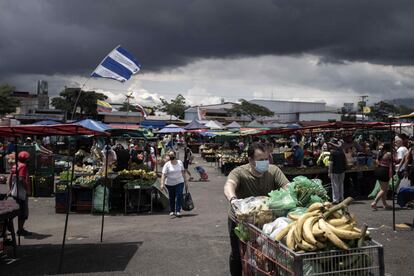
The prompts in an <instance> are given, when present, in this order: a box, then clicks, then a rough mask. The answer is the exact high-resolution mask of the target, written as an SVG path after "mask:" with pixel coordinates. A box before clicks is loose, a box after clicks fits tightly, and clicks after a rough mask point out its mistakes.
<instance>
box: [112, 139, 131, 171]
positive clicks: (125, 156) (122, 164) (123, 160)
mask: <svg viewBox="0 0 414 276" xmlns="http://www.w3.org/2000/svg"><path fill="white" fill-rule="evenodd" d="M114 151H115V153H116V171H118V172H119V171H122V170H127V169H128V162H129V152H128V150H127V149H125V148H124V146H122V145H121V144H119V143H118V144H117V145H116V146H115V149H114Z"/></svg>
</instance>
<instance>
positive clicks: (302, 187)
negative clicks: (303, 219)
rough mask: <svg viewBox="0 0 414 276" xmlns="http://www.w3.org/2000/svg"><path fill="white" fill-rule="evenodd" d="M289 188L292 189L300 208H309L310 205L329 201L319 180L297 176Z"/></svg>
mask: <svg viewBox="0 0 414 276" xmlns="http://www.w3.org/2000/svg"><path fill="white" fill-rule="evenodd" d="M289 186H293V187H294V190H295V193H296V196H297V200H298V206H300V207H309V206H310V205H311V204H312V203H315V202H325V201H328V200H329V197H328V193H327V191H326V189H325V188H324V186H323V185H322V181H321V180H320V179H309V178H307V177H305V176H297V177H295V178H294V179H293V182H292V183H291V184H290V185H289Z"/></svg>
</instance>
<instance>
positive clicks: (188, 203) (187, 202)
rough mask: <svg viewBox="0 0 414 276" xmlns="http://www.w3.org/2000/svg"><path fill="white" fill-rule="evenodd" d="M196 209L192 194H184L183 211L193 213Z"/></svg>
mask: <svg viewBox="0 0 414 276" xmlns="http://www.w3.org/2000/svg"><path fill="white" fill-rule="evenodd" d="M193 209H194V203H193V199H192V197H191V194H190V193H184V194H183V210H184V211H191V210H193Z"/></svg>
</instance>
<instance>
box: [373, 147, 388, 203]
mask: <svg viewBox="0 0 414 276" xmlns="http://www.w3.org/2000/svg"><path fill="white" fill-rule="evenodd" d="M391 158H392V155H391V145H390V144H389V143H385V144H384V145H383V146H382V148H381V150H380V152H379V154H378V160H377V162H378V167H377V168H376V169H375V172H374V175H375V178H376V179H377V180H378V181H379V183H380V185H381V190H380V191H379V192H378V193H377V195H376V197H375V199H374V202H372V203H371V208H372V209H374V210H377V203H378V201H379V200H380V199H381V200H382V204H383V205H384V208H385V209H390V208H391V206H390V205H388V203H387V192H388V182H389V181H390V178H391V177H392V166H391V164H392V159H391Z"/></svg>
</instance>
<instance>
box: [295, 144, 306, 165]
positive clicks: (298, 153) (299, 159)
mask: <svg viewBox="0 0 414 276" xmlns="http://www.w3.org/2000/svg"><path fill="white" fill-rule="evenodd" d="M292 151H293V155H292V158H293V166H294V167H301V166H302V164H303V157H304V156H305V153H304V151H303V149H302V148H301V147H300V145H299V144H297V143H295V144H293V147H292Z"/></svg>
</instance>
